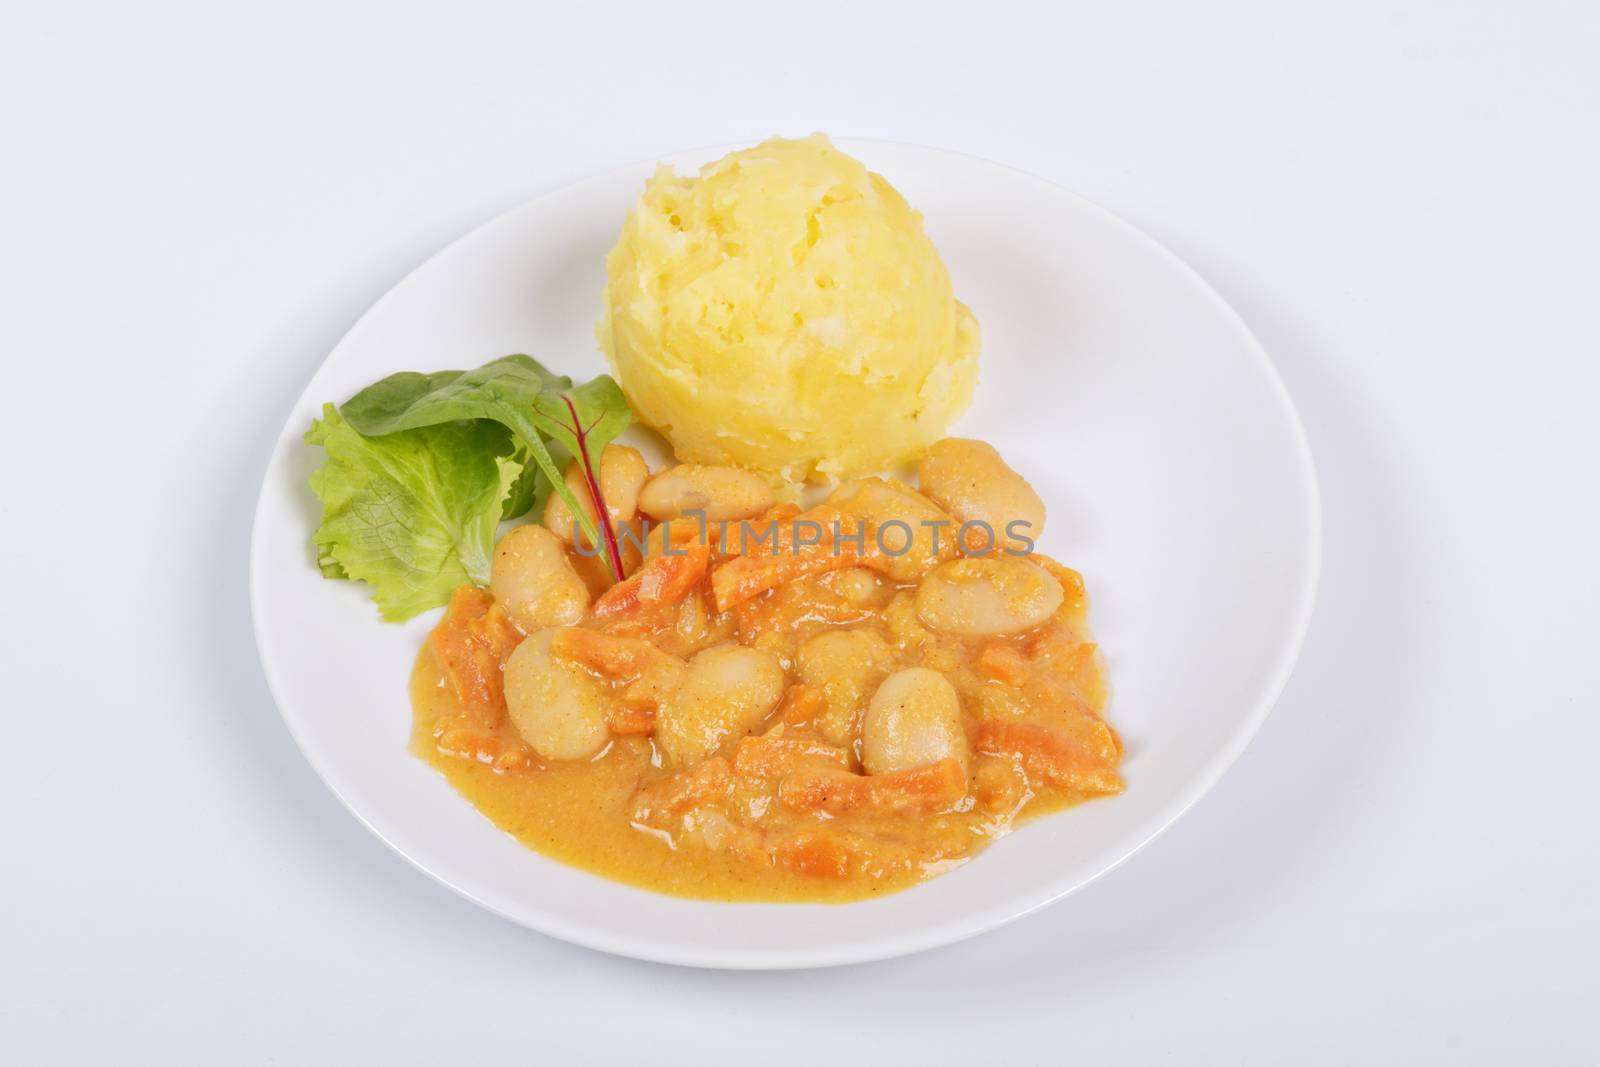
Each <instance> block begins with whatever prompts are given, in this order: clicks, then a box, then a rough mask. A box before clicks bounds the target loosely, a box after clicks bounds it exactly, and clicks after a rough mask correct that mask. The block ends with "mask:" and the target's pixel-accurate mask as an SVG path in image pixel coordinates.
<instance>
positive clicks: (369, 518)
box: [305, 375, 531, 622]
mask: <svg viewBox="0 0 1600 1067" xmlns="http://www.w3.org/2000/svg"><path fill="white" fill-rule="evenodd" d="M417 377H435V378H437V377H438V376H436V375H435V376H423V375H418V376H417ZM305 440H306V443H307V444H311V445H320V446H322V448H323V449H324V450H325V451H326V452H327V462H326V463H324V464H323V465H322V467H321V468H319V469H318V470H317V471H316V473H314V474H313V475H312V476H311V488H312V491H313V492H315V493H316V494H317V496H318V498H320V499H321V501H322V505H323V515H322V522H321V524H320V525H319V526H318V527H317V530H316V532H315V533H314V534H313V535H312V542H313V544H314V545H315V546H316V550H317V563H318V566H320V567H321V568H322V573H323V574H324V575H326V576H327V577H330V578H351V579H355V580H357V581H364V582H367V583H368V584H369V585H371V586H372V591H373V596H374V598H375V599H376V600H377V603H378V610H379V613H380V614H381V615H382V616H383V618H384V619H386V620H388V621H390V622H399V621H402V620H405V619H408V618H410V617H412V616H413V615H416V614H418V613H419V612H422V611H426V610H428V609H429V608H432V607H437V606H438V605H440V604H443V603H444V602H445V601H446V600H448V599H449V597H450V593H451V591H452V590H453V589H455V587H456V586H458V585H460V584H462V583H463V582H475V583H478V584H483V583H486V582H487V581H488V580H489V559H490V554H491V552H492V551H493V549H494V538H495V530H496V528H497V527H498V525H499V523H500V518H501V515H502V514H503V513H504V510H505V508H506V505H507V501H508V500H509V499H510V498H511V497H512V495H513V491H514V489H515V488H516V487H517V485H518V484H519V482H520V479H521V476H522V474H523V465H522V464H521V463H520V462H518V461H517V460H516V459H515V458H514V455H513V454H514V452H515V451H516V447H515V444H514V442H513V440H512V436H511V434H509V433H508V432H507V431H506V429H505V428H504V427H503V426H501V425H500V424H499V423H497V422H493V421H487V420H473V419H469V420H454V421H446V422H440V423H437V424H432V425H426V426H418V427H415V428H411V429H405V430H399V431H396V432H390V433H385V434H382V435H381V436H372V437H369V436H366V435H364V434H362V433H359V432H357V430H356V429H355V427H354V426H353V425H352V424H351V423H350V422H349V421H348V420H347V419H345V418H343V417H341V415H340V413H339V411H337V410H336V409H335V408H334V406H333V405H332V404H327V405H324V407H323V409H322V418H321V419H319V420H317V421H316V422H314V423H313V424H312V426H311V429H310V430H309V431H307V433H306V436H305ZM529 492H530V496H531V490H530V491H529Z"/></svg>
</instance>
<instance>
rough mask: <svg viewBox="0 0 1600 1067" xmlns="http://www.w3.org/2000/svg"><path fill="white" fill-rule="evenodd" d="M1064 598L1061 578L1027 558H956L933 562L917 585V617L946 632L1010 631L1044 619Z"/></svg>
mask: <svg viewBox="0 0 1600 1067" xmlns="http://www.w3.org/2000/svg"><path fill="white" fill-rule="evenodd" d="M1063 599H1065V593H1064V592H1063V590H1062V588H1061V583H1060V582H1058V581H1056V580H1055V579H1054V578H1053V577H1051V575H1050V572H1048V571H1046V570H1045V569H1044V568H1043V567H1040V566H1037V565H1036V564H1033V563H1029V562H1027V561H1026V560H1021V559H1012V558H1009V557H1004V556H986V557H975V558H972V559H956V560H951V561H950V562H949V563H941V564H940V565H939V566H938V567H935V568H934V569H933V570H932V571H931V572H930V573H929V574H928V576H927V577H926V578H924V579H923V580H922V584H921V585H919V586H918V587H917V617H918V618H920V619H921V620H922V621H923V622H924V623H925V624H926V625H928V626H930V627H932V628H933V629H935V630H941V631H943V632H945V633H948V634H965V635H968V636H990V635H995V634H1011V633H1019V632H1021V631H1023V630H1031V629H1033V628H1034V627H1035V626H1038V625H1040V624H1041V623H1043V622H1045V621H1046V620H1047V619H1049V618H1050V616H1051V615H1053V614H1055V612H1056V609H1057V608H1059V607H1061V602H1062V600H1063Z"/></svg>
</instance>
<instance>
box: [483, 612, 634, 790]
mask: <svg viewBox="0 0 1600 1067" xmlns="http://www.w3.org/2000/svg"><path fill="white" fill-rule="evenodd" d="M559 629H560V627H554V628H551V629H548V630H540V631H539V632H538V633H536V634H534V635H533V636H532V637H530V638H528V639H527V640H526V641H523V642H522V643H521V644H520V645H518V646H517V647H516V648H515V649H514V650H513V651H512V653H511V656H510V658H509V659H507V660H506V666H505V686H506V709H507V710H508V711H509V712H510V713H511V723H512V725H513V726H515V727H516V728H517V733H519V734H521V735H522V739H523V740H524V741H526V742H527V743H528V744H529V745H530V746H531V747H532V748H533V750H534V751H535V752H537V753H539V755H541V756H543V757H544V758H545V759H551V760H575V759H586V758H587V757H589V756H592V755H594V754H595V753H596V752H598V751H600V749H601V747H602V746H603V745H604V744H605V743H606V740H607V738H608V737H609V736H610V732H609V730H608V729H607V727H606V712H605V692H604V691H603V690H602V688H601V685H600V683H599V682H598V681H597V680H596V679H595V678H594V676H593V675H591V674H589V673H588V672H587V671H585V670H583V669H582V668H581V667H577V666H574V665H573V664H570V663H567V662H565V661H563V660H558V659H556V658H554V657H553V656H551V654H550V643H551V641H552V640H553V639H554V637H555V635H556V633H557V632H558V631H559Z"/></svg>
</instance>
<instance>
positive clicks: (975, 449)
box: [917, 437, 1044, 552]
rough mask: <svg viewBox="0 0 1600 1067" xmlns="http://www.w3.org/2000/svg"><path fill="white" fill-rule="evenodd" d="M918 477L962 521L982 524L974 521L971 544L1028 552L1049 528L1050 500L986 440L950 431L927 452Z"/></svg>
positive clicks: (971, 547)
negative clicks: (1046, 518) (952, 434)
mask: <svg viewBox="0 0 1600 1067" xmlns="http://www.w3.org/2000/svg"><path fill="white" fill-rule="evenodd" d="M917 478H918V481H919V483H920V484H921V486H922V491H923V492H924V493H926V494H927V495H928V496H929V497H930V498H932V499H933V500H934V501H935V502H937V503H938V504H939V505H940V506H941V507H943V508H944V509H945V510H946V511H948V512H950V514H951V515H953V516H954V517H955V519H956V521H957V522H960V523H968V522H970V523H981V524H982V526H981V527H980V526H973V527H968V530H967V544H968V548H969V550H972V551H975V552H987V551H989V550H990V549H991V548H1000V549H1009V550H1011V551H1013V552H1027V551H1031V542H1033V541H1037V540H1038V539H1039V536H1040V535H1041V534H1043V533H1044V501H1043V500H1041V499H1039V494H1038V493H1036V492H1034V490H1033V486H1031V485H1029V484H1028V481H1027V479H1025V478H1023V477H1022V475H1020V474H1018V473H1017V472H1016V471H1014V470H1012V469H1011V467H1010V466H1009V465H1007V463H1006V461H1005V460H1004V459H1002V458H1001V457H1000V453H999V452H997V451H995V449H994V446H992V445H989V444H986V443H985V442H983V441H973V440H970V439H968V438H964V437H947V438H945V439H944V440H943V441H939V442H937V443H936V444H934V445H933V447H931V448H929V449H928V451H927V452H926V453H925V454H924V455H923V457H922V463H921V464H920V465H919V466H918V468H917ZM1013 523H1016V524H1018V525H1016V526H1013V525H1012V524H1013ZM1024 523H1025V524H1026V525H1022V524H1024ZM983 527H987V531H985V530H984V529H983ZM1013 531H1014V532H1013Z"/></svg>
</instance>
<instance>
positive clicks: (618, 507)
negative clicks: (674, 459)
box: [544, 445, 650, 545]
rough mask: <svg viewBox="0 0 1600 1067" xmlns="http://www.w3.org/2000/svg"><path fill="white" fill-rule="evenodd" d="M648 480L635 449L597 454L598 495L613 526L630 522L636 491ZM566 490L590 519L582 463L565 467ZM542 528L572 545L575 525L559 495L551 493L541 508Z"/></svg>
mask: <svg viewBox="0 0 1600 1067" xmlns="http://www.w3.org/2000/svg"><path fill="white" fill-rule="evenodd" d="M649 477H650V467H649V465H648V464H646V463H645V461H644V456H642V455H640V454H639V450H638V449H636V448H629V447H628V446H627V445H607V446H606V447H605V451H604V452H602V453H600V495H602V496H604V497H605V498H606V512H607V513H608V514H609V515H610V516H611V521H612V523H614V524H617V525H620V524H622V523H625V522H632V521H633V517H634V515H635V514H637V513H638V510H639V490H640V489H641V488H643V487H644V483H645V480H646V479H647V478H649ZM566 482H567V488H569V489H571V490H572V495H573V496H575V497H577V498H578V503H579V504H580V505H581V506H582V507H583V513H584V514H585V515H587V516H589V518H590V519H593V518H594V517H595V516H594V501H593V500H592V499H591V498H590V496H589V486H588V483H587V482H586V481H585V479H584V476H583V464H581V463H579V462H578V461H577V460H573V461H572V463H571V465H570V466H568V467H567V475H566ZM544 525H545V528H546V529H548V530H549V531H550V532H551V533H553V534H555V535H556V536H557V537H559V538H561V539H562V540H563V541H565V542H567V544H569V545H570V544H575V543H576V538H577V535H578V533H579V532H580V530H579V527H578V524H577V522H576V521H574V519H573V516H572V508H570V507H568V506H567V502H566V501H565V500H564V499H562V497H561V494H560V493H551V494H550V500H549V501H548V502H547V503H546V504H545V506H544Z"/></svg>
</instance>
